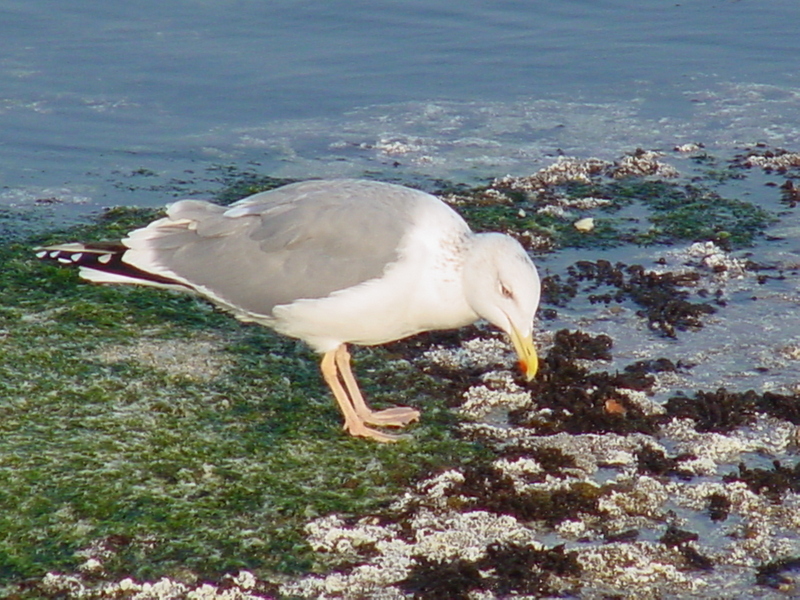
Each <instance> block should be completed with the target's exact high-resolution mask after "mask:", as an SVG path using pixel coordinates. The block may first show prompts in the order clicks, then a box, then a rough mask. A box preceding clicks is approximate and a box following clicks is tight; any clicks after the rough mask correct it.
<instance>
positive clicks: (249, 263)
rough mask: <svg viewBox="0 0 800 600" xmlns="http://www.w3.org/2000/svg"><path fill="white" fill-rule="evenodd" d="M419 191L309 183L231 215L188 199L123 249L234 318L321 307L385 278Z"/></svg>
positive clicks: (241, 205) (249, 201)
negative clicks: (314, 301)
mask: <svg viewBox="0 0 800 600" xmlns="http://www.w3.org/2000/svg"><path fill="white" fill-rule="evenodd" d="M421 196H426V195H425V194H424V193H423V192H418V191H416V190H411V189H408V188H404V187H401V186H396V185H391V184H386V183H378V182H369V181H361V180H327V181H306V182H301V183H296V184H291V185H287V186H285V187H282V188H278V189H275V190H271V191H268V192H263V193H260V194H256V195H254V196H250V197H249V198H246V199H244V200H242V201H240V202H237V203H236V204H234V205H232V206H231V207H229V208H225V207H220V206H217V205H214V204H210V203H208V202H201V201H195V200H184V201H181V202H177V203H176V204H174V205H172V206H171V207H170V209H169V211H168V217H167V218H166V219H162V220H161V221H157V222H155V223H153V224H151V225H150V226H149V227H147V228H145V229H141V230H138V231H136V232H134V233H133V234H131V236H130V237H129V238H128V239H127V240H125V243H126V244H128V245H129V246H130V247H131V250H129V251H128V252H127V253H126V256H125V260H126V262H130V264H132V265H134V266H136V267H138V268H140V269H143V270H146V271H150V272H153V273H158V274H160V275H165V276H174V277H176V278H178V279H180V280H182V281H184V282H185V283H187V284H188V285H190V286H191V287H194V288H196V289H197V290H198V291H199V292H200V293H202V294H204V295H207V296H209V297H210V298H212V299H217V300H221V301H222V302H223V303H224V304H227V305H228V306H229V307H232V308H234V309H236V310H237V311H243V312H245V313H250V314H253V315H264V316H269V315H270V314H271V311H272V309H273V308H274V307H275V306H277V305H279V304H288V303H291V302H293V301H294V300H298V299H301V298H322V297H325V296H328V295H329V294H331V293H332V292H335V291H337V290H342V289H346V288H349V287H352V286H354V285H357V284H359V283H362V282H364V281H367V280H369V279H373V278H376V277H380V276H381V275H382V274H383V272H384V269H385V268H386V266H387V265H388V264H390V263H392V262H394V261H395V260H397V258H398V247H399V246H400V244H401V240H402V238H403V236H404V234H405V232H406V231H407V230H408V228H409V227H410V225H411V223H412V218H413V212H414V208H415V206H416V205H417V204H418V203H419V202H420V199H421V198H420V197H421Z"/></svg>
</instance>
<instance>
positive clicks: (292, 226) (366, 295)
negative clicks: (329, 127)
mask: <svg viewBox="0 0 800 600" xmlns="http://www.w3.org/2000/svg"><path fill="white" fill-rule="evenodd" d="M37 256H38V257H39V258H42V259H45V260H50V261H55V262H58V263H62V264H75V265H78V266H79V267H80V276H81V277H83V278H84V279H86V280H89V281H92V282H96V283H112V284H138V285H148V286H155V287H161V288H170V289H175V290H181V291H184V292H191V293H194V294H197V295H199V296H201V297H203V298H206V299H207V300H209V301H211V302H212V303H214V304H216V305H217V306H219V307H221V308H223V309H225V310H227V311H230V312H231V313H233V315H234V316H236V317H237V318H238V319H240V320H242V321H245V322H255V323H259V324H261V325H265V326H267V327H271V328H272V329H274V330H275V331H277V332H279V333H281V334H283V335H287V336H290V337H293V338H298V339H300V340H303V341H305V342H306V343H307V344H308V345H309V346H311V347H312V348H313V349H314V350H316V351H317V352H319V353H320V354H321V355H322V360H321V371H322V376H323V378H324V380H325V382H326V383H327V385H328V386H329V387H330V390H331V392H332V393H333V396H334V397H335V399H336V402H337V403H338V405H339V408H340V409H341V412H342V414H343V415H344V429H345V430H346V431H347V432H348V433H350V435H353V436H359V437H365V438H371V439H374V440H377V441H379V442H395V441H398V440H399V439H402V438H403V437H404V436H398V435H394V434H390V433H387V432H385V431H382V430H380V429H376V427H378V428H380V427H393V428H399V427H404V426H406V425H408V424H409V423H411V422H413V421H416V420H418V419H419V415H420V413H419V411H417V410H415V409H413V408H409V407H394V408H388V409H385V410H379V411H373V410H372V409H370V408H369V406H368V405H367V403H366V402H365V400H364V397H363V396H362V394H361V391H360V389H359V387H358V383H357V382H356V379H355V376H354V375H353V372H352V370H351V367H350V353H349V351H348V348H347V346H348V344H356V345H364V346H373V345H378V344H384V343H386V342H391V341H394V340H399V339H402V338H405V337H408V336H411V335H414V334H416V333H420V332H423V331H432V330H442V329H455V328H458V327H462V326H464V325H468V324H470V323H473V322H475V321H477V320H479V319H484V320H486V321H488V322H489V323H491V324H493V325H495V326H496V327H498V328H499V329H501V330H503V331H504V332H506V333H507V334H508V336H509V337H510V339H511V342H512V344H513V346H514V348H515V350H516V353H517V355H518V357H519V366H520V368H521V370H522V372H523V374H524V375H525V376H526V377H527V379H528V380H531V379H533V377H534V376H535V375H536V371H537V369H538V358H537V355H536V349H535V346H534V341H533V320H534V315H535V313H536V309H537V307H538V305H539V297H540V289H541V288H540V282H539V275H538V273H537V271H536V267H535V266H534V264H533V262H532V261H531V259H530V257H529V256H528V254H527V253H526V252H525V250H524V249H523V247H522V246H521V245H520V244H519V242H517V241H516V240H515V239H514V238H512V237H510V236H508V235H505V234H500V233H474V232H472V231H471V230H470V228H469V226H468V225H467V223H466V222H465V221H464V220H463V219H462V218H461V217H460V216H459V215H458V213H456V212H455V211H454V210H453V209H452V208H450V207H449V206H448V205H447V204H445V203H444V202H442V201H441V200H439V199H438V198H436V197H435V196H432V195H430V194H427V193H425V192H422V191H419V190H415V189H411V188H408V187H404V186H400V185H395V184H390V183H382V182H377V181H367V180H360V179H329V180H311V181H303V182H299V183H293V184H289V185H285V186H283V187H280V188H276V189H273V190H269V191H266V192H261V193H258V194H253V195H252V196H248V197H247V198H244V199H243V200H240V201H238V202H236V203H234V204H232V205H230V206H219V205H217V204H213V203H211V202H206V201H204V200H180V201H178V202H175V203H174V204H171V205H169V206H168V207H167V210H166V216H165V217H163V218H160V219H158V220H156V221H154V222H152V223H150V224H149V225H147V226H146V227H143V228H141V229H136V230H135V231H132V232H131V233H129V234H128V235H127V237H126V238H124V239H123V240H121V241H120V242H100V243H86V244H83V243H68V244H61V245H54V246H48V247H44V248H38V249H37Z"/></svg>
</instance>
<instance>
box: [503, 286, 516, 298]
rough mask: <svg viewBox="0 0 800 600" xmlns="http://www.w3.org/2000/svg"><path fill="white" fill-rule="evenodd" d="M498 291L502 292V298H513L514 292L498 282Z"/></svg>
mask: <svg viewBox="0 0 800 600" xmlns="http://www.w3.org/2000/svg"><path fill="white" fill-rule="evenodd" d="M500 293H501V294H503V297H504V298H508V299H509V300H513V299H514V292H512V291H511V290H510V289H508V288H507V287H506V286H505V285H503V284H502V283H501V284H500Z"/></svg>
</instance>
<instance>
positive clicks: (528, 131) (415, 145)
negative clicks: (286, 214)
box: [0, 0, 800, 206]
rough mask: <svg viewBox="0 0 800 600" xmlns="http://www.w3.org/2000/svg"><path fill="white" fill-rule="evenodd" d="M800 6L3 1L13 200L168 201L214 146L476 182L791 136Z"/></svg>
mask: <svg viewBox="0 0 800 600" xmlns="http://www.w3.org/2000/svg"><path fill="white" fill-rule="evenodd" d="M793 16H794V17H795V18H792V17H793ZM797 17H800V6H799V5H797V4H796V3H795V2H794V1H793V0H775V1H771V2H769V3H763V2H752V1H742V2H735V1H734V2H725V1H721V2H713V3H712V2H706V1H702V2H691V3H686V4H685V5H684V4H677V3H672V2H658V3H641V2H630V1H627V0H620V1H605V2H588V1H580V2H569V3H540V2H510V1H508V2H492V3H485V2H461V3H457V4H453V3H451V2H445V1H443V0H433V1H431V0H425V1H423V0H406V1H401V2H391V3H378V4H375V3H368V2H356V1H352V0H338V1H333V2H325V3H311V2H296V1H294V0H283V1H276V2H257V1H254V0H249V1H245V2H233V1H230V0H216V1H214V0H183V1H178V2H153V1H151V0H143V1H139V2H133V3H107V2H99V1H97V0H88V1H82V2H74V1H73V2H69V1H68V2H61V1H57V0H17V1H13V0H9V1H7V2H4V3H2V5H0V184H1V185H2V194H1V195H0V202H2V204H5V205H8V204H19V203H24V202H26V201H30V200H32V199H36V198H41V197H45V198H50V197H55V198H58V199H59V200H62V201H64V202H77V203H85V204H86V205H88V206H97V205H101V206H102V205H110V204H145V205H160V204H162V203H163V202H165V201H168V200H169V199H170V198H169V197H168V196H169V194H168V193H167V192H165V191H164V189H163V187H161V186H163V185H164V184H166V183H168V182H173V181H176V180H177V181H186V180H187V179H189V180H193V181H194V180H195V179H202V175H203V174H205V173H206V171H207V169H208V168H209V167H212V166H214V165H218V164H226V165H228V164H233V165H237V166H240V167H242V168H244V167H246V166H247V165H253V166H254V167H256V168H257V169H258V170H259V171H260V172H263V173H266V174H271V175H278V176H288V177H297V178H304V177H314V176H330V175H361V174H363V173H364V172H365V171H372V172H375V171H377V172H379V173H381V172H386V173H387V174H391V175H392V176H394V177H399V178H401V179H402V178H404V177H405V178H414V177H418V176H435V177H445V178H451V179H455V180H462V181H475V180H478V179H480V178H485V177H491V176H495V175H498V174H504V173H506V172H511V173H520V174H522V173H528V172H531V171H532V170H535V169H536V168H538V167H539V166H541V164H543V162H546V161H547V159H548V157H551V156H553V155H554V154H556V153H558V152H565V153H569V154H575V155H578V156H592V155H603V156H610V157H616V156H618V155H619V153H620V152H623V151H629V150H631V149H633V148H635V147H656V148H659V147H665V148H670V147H671V146H672V145H674V144H675V143H682V142H686V141H701V142H703V143H705V144H707V145H711V146H713V145H715V144H718V145H721V146H723V147H727V148H730V147H734V146H736V145H738V144H743V143H752V142H755V141H766V142H769V143H773V144H777V145H782V144H783V145H790V144H792V143H793V142H794V141H795V140H797V138H798V131H797V128H798V125H797V124H798V123H800V97H799V96H798V94H800V68H798V67H800V60H799V59H798V56H800V41H798V39H800V38H798V36H797V35H796V23H797V22H798V19H797ZM143 172H144V173H147V174H148V175H150V176H151V178H150V179H149V180H148V181H147V184H148V185H144V184H143V183H142V181H141V178H139V179H136V178H135V177H134V178H133V180H132V181H131V175H132V174H135V173H143ZM129 182H130V185H128V183H129ZM148 187H154V188H156V189H154V190H153V191H152V192H148V191H147V189H144V188H148ZM195 187H196V188H198V191H205V189H204V187H203V185H199V184H196V185H195ZM206 187H208V186H206ZM212 187H213V186H212ZM129 188H133V189H134V191H135V193H131V192H130V191H128V190H129ZM185 188H186V189H180V190H178V191H177V192H176V193H187V192H190V191H194V188H192V186H185Z"/></svg>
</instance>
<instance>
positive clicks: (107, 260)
mask: <svg viewBox="0 0 800 600" xmlns="http://www.w3.org/2000/svg"><path fill="white" fill-rule="evenodd" d="M97 262H99V263H100V264H101V265H107V264H108V263H110V262H111V254H103V255H102V256H98V257H97Z"/></svg>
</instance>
